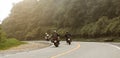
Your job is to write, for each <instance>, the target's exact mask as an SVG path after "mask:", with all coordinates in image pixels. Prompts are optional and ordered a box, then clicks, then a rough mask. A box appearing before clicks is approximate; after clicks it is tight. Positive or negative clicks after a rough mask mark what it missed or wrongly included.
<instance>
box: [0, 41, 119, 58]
mask: <svg viewBox="0 0 120 58" xmlns="http://www.w3.org/2000/svg"><path fill="white" fill-rule="evenodd" d="M0 58H120V48H119V47H118V46H115V45H112V44H109V43H96V42H73V43H72V45H68V44H66V43H65V42H61V45H60V46H59V47H58V48H56V47H54V46H53V45H52V46H50V47H47V48H44V49H39V50H33V51H27V52H20V53H16V54H9V55H1V56H0Z"/></svg>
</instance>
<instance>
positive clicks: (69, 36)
mask: <svg viewBox="0 0 120 58" xmlns="http://www.w3.org/2000/svg"><path fill="white" fill-rule="evenodd" d="M71 36H72V35H71V34H70V33H69V32H66V33H65V39H66V42H67V41H68V39H70V41H72V40H71Z"/></svg>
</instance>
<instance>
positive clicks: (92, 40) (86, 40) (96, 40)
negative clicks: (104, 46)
mask: <svg viewBox="0 0 120 58" xmlns="http://www.w3.org/2000/svg"><path fill="white" fill-rule="evenodd" d="M73 41H81V42H120V37H118V38H115V37H106V38H73Z"/></svg>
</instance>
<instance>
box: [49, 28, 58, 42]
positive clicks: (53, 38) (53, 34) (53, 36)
mask: <svg viewBox="0 0 120 58" xmlns="http://www.w3.org/2000/svg"><path fill="white" fill-rule="evenodd" d="M59 36H60V35H59V34H58V33H57V31H56V30H55V31H54V32H53V33H52V36H51V42H52V43H53V41H54V40H57V41H58V42H59V41H60V37H59Z"/></svg>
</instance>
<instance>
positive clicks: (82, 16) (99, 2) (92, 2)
mask: <svg viewBox="0 0 120 58" xmlns="http://www.w3.org/2000/svg"><path fill="white" fill-rule="evenodd" d="M13 5H14V7H13V9H12V10H11V14H9V17H7V18H6V19H5V20H4V21H3V23H2V29H3V30H4V31H5V32H6V34H7V37H9V38H17V39H19V40H36V39H43V38H44V34H45V33H46V32H48V33H51V32H52V31H53V30H57V32H58V33H60V35H61V36H63V35H64V33H65V32H67V31H68V32H70V33H71V34H72V35H73V37H78V38H100V37H120V0H24V1H22V2H20V3H17V4H13Z"/></svg>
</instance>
